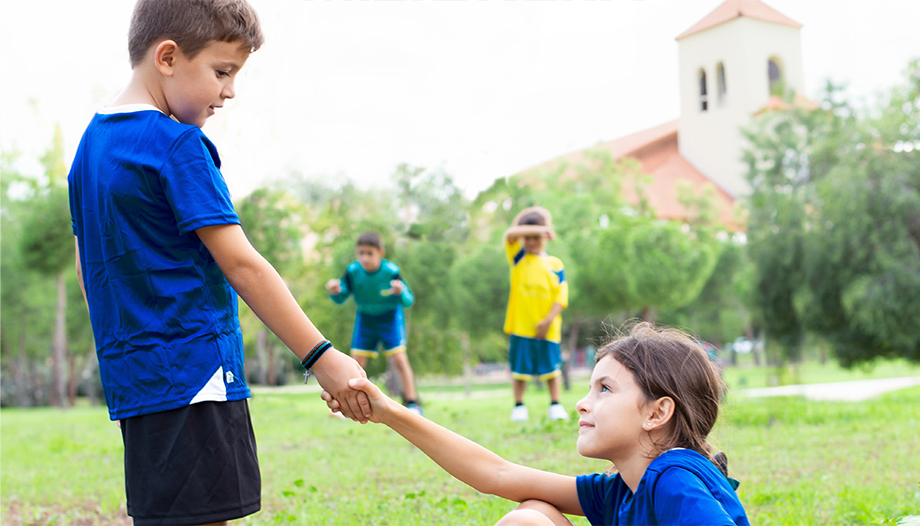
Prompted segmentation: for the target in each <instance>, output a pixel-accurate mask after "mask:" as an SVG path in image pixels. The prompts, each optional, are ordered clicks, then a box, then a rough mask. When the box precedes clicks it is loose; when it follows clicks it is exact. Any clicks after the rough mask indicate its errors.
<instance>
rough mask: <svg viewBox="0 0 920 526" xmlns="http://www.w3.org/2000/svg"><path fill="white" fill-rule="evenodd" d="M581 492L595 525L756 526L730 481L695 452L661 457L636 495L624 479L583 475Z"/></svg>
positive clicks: (584, 508)
mask: <svg viewBox="0 0 920 526" xmlns="http://www.w3.org/2000/svg"><path fill="white" fill-rule="evenodd" d="M576 487H577V488H578V501H579V503H580V504H581V509H582V511H584V513H585V517H586V518H587V519H588V521H589V522H590V523H591V524H602V525H605V526H607V525H643V526H645V525H675V526H678V525H679V526H690V525H694V526H729V525H730V526H750V522H748V519H747V515H746V514H745V512H744V508H743V507H742V506H741V501H739V500H738V496H737V495H736V494H735V491H734V490H733V489H732V487H731V486H730V485H729V482H728V479H727V478H725V475H723V474H722V472H720V471H719V470H718V469H717V468H716V467H715V465H713V463H712V462H710V461H709V460H707V459H706V458H705V457H703V456H702V455H700V454H699V453H697V452H696V451H692V450H689V449H673V450H670V451H667V452H665V453H662V454H661V455H659V456H658V458H656V459H655V460H653V461H652V463H651V464H649V466H648V468H646V470H645V474H643V475H642V479H641V480H640V481H639V486H638V487H637V488H636V492H635V494H633V492H632V491H631V490H630V489H629V487H628V486H627V485H626V483H625V482H623V479H622V478H621V477H620V475H619V474H616V475H605V474H603V473H595V474H593V475H581V476H579V477H578V478H577V479H576Z"/></svg>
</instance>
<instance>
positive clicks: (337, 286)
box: [326, 279, 342, 294]
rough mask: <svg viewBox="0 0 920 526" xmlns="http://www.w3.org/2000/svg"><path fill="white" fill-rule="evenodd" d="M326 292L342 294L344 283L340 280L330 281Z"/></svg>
mask: <svg viewBox="0 0 920 526" xmlns="http://www.w3.org/2000/svg"><path fill="white" fill-rule="evenodd" d="M326 290H328V291H329V293H330V294H341V293H342V283H341V282H340V281H339V280H338V279H330V280H329V281H327V282H326Z"/></svg>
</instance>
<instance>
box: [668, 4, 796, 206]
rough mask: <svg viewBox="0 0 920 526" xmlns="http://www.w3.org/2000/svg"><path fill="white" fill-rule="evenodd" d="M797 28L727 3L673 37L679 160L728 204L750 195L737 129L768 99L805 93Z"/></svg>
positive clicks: (758, 9)
mask: <svg viewBox="0 0 920 526" xmlns="http://www.w3.org/2000/svg"><path fill="white" fill-rule="evenodd" d="M801 27H802V24H799V23H798V22H796V21H794V20H792V19H791V18H789V17H787V16H786V15H783V14H782V13H780V12H779V11H776V10H775V9H773V8H772V7H770V6H768V5H766V4H765V3H763V2H761V1H760V0H726V1H725V2H724V3H722V4H721V5H719V7H717V8H716V9H715V10H714V11H712V12H711V13H709V14H708V15H706V16H705V17H704V18H703V19H702V20H700V21H699V22H697V23H696V24H694V25H693V26H692V27H690V28H689V29H687V30H686V31H684V32H683V33H681V34H680V35H678V37H677V48H678V55H679V64H680V66H679V67H680V72H679V76H678V78H679V82H680V119H679V122H678V130H679V131H678V141H679V149H680V153H681V155H682V156H683V157H684V158H686V159H687V160H688V161H689V162H690V163H691V164H692V165H693V166H694V167H696V169H697V170H699V171H700V172H702V173H703V174H704V175H706V176H707V177H708V178H709V179H711V180H712V181H713V182H715V183H716V184H717V185H719V186H720V187H722V189H724V190H725V191H726V192H728V194H730V195H731V196H732V197H735V198H737V197H738V196H741V195H744V194H746V193H747V192H748V191H749V186H748V183H747V180H746V178H745V176H746V173H747V167H746V165H745V164H744V162H743V161H742V159H741V156H742V153H743V148H744V147H745V144H746V141H745V140H744V137H743V135H742V134H741V128H742V127H743V126H746V125H747V124H748V123H749V121H750V119H751V117H752V116H753V115H754V114H755V113H757V112H758V111H760V110H761V109H763V108H764V107H765V106H767V105H768V103H769V102H770V101H771V96H773V95H777V96H780V97H781V96H782V95H783V94H784V93H786V92H787V91H788V90H791V91H793V92H795V93H799V94H804V93H805V85H804V74H803V69H802V43H801V38H800V29H801ZM773 100H781V99H773Z"/></svg>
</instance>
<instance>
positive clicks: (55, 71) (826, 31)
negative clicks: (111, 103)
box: [0, 0, 920, 197]
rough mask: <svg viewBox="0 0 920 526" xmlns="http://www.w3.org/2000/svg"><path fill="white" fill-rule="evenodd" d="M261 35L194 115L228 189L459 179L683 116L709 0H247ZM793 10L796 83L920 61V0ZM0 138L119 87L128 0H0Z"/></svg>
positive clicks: (865, 80)
mask: <svg viewBox="0 0 920 526" xmlns="http://www.w3.org/2000/svg"><path fill="white" fill-rule="evenodd" d="M251 2H252V4H253V5H254V6H255V7H256V9H257V10H258V12H259V14H260V16H261V18H262V23H263V30H264V33H265V35H266V44H265V46H264V47H263V48H262V49H261V50H260V51H258V52H257V53H255V54H254V55H253V56H252V57H251V58H250V60H249V62H248V63H247V65H246V67H245V68H244V69H243V72H242V76H241V77H240V79H239V80H238V83H237V98H236V99H235V100H233V101H230V102H229V103H228V104H227V105H226V107H225V108H224V109H222V110H218V111H219V113H218V115H217V116H215V117H212V118H211V121H209V123H208V124H207V125H206V126H205V128H204V131H205V133H207V134H208V136H209V137H211V138H212V140H214V142H215V143H216V144H217V147H218V150H219V152H220V154H221V158H222V160H223V163H224V166H223V172H224V175H225V177H226V179H227V181H228V184H229V186H230V190H231V192H232V193H233V194H234V195H235V196H238V197H239V196H242V195H245V194H246V193H248V192H250V191H252V190H253V189H254V188H256V187H258V186H259V185H260V184H261V183H262V182H263V181H265V180H267V179H270V178H277V177H279V176H282V175H284V174H286V173H289V172H291V171H297V172H301V173H303V174H305V175H307V176H316V177H327V178H333V179H334V180H336V181H339V180H341V179H343V178H349V179H351V180H354V181H357V182H358V183H360V184H362V185H375V184H378V185H379V184H387V182H388V180H389V176H390V174H391V173H392V172H393V170H394V168H395V166H396V165H397V164H399V163H409V164H412V165H416V166H425V167H432V168H434V167H439V166H441V167H443V168H444V169H446V170H447V171H448V172H449V173H451V174H453V175H454V177H455V178H456V180H457V182H458V183H459V184H460V186H461V187H463V188H465V189H466V190H467V193H468V194H470V195H473V194H474V193H475V192H477V191H479V190H482V189H483V188H485V187H487V186H488V185H489V184H491V182H492V181H493V180H494V179H495V178H498V177H504V176H508V175H512V174H514V173H516V172H518V171H520V170H523V169H525V168H527V167H530V166H533V165H535V164H539V163H541V162H543V161H545V160H547V159H551V158H553V157H556V156H558V155H561V154H564V153H567V152H570V151H572V150H577V149H581V148H586V147H588V146H591V145H593V144H595V143H597V142H600V141H605V140H611V139H615V138H617V137H620V136H623V135H626V134H629V133H632V132H635V131H638V130H641V129H644V128H648V127H651V126H655V125H657V124H661V123H663V122H666V121H669V120H672V119H675V118H677V116H678V114H679V111H680V108H679V101H678V87H677V43H676V41H675V40H674V37H676V36H677V35H678V34H680V33H681V32H682V31H684V30H685V29H687V28H689V27H690V26H691V25H693V24H694V23H695V22H697V21H698V20H699V19H701V18H703V17H704V16H705V15H706V14H707V13H709V12H710V11H712V10H713V9H714V8H715V7H716V6H718V5H719V4H720V3H721V2H720V1H719V0H593V1H591V0H569V1H566V0H542V1H532V0H358V1H356V0H351V1H338V0H331V1H330V0H251ZM767 3H768V4H769V5H770V6H772V7H774V8H775V9H777V10H779V11H780V12H782V13H783V14H785V15H787V16H789V17H790V18H792V19H794V20H796V21H798V22H800V23H802V24H804V27H803V28H802V48H803V55H804V68H805V78H806V90H807V92H808V93H807V95H809V96H811V97H817V93H818V91H819V89H820V87H821V85H822V84H823V82H824V80H825V79H828V78H830V79H833V80H835V81H838V82H849V84H850V93H851V94H853V95H854V96H856V97H872V96H873V95H874V94H876V93H878V92H880V91H881V90H884V89H887V88H888V87H890V86H892V85H894V84H895V83H897V82H900V79H901V78H902V77H901V73H902V71H903V70H904V68H905V66H906V64H907V61H908V59H909V58H910V57H911V56H920V31H918V30H917V23H918V22H917V21H918V20H920V1H917V0H877V1H873V2H867V1H864V0H767ZM0 6H2V7H0V45H2V49H4V51H5V53H4V61H3V62H4V63H3V78H2V81H0V111H2V113H0V147H2V148H3V149H4V150H8V149H17V150H19V151H20V152H21V158H22V162H21V165H20V166H21V168H22V169H23V170H25V171H27V172H32V173H38V172H39V168H38V167H37V166H36V163H35V162H34V161H32V160H33V159H35V158H36V157H37V156H38V155H40V153H41V151H42V150H43V149H44V148H47V146H48V145H49V144H50V142H51V138H52V135H53V129H54V125H55V124H56V123H58V124H60V125H61V126H62V129H63V131H64V136H65V147H66V150H67V157H68V159H71V158H72V157H73V154H74V151H75V150H76V146H77V143H78V141H79V138H80V134H81V133H82V131H83V128H84V127H85V126H86V124H87V122H88V121H89V119H90V118H91V116H92V114H93V112H94V111H95V110H96V109H97V108H98V107H100V106H102V105H104V104H105V103H106V102H107V101H108V100H111V99H112V98H113V97H114V96H115V95H116V94H117V93H118V91H119V90H120V89H121V88H122V87H123V86H124V85H125V84H126V83H127V80H128V78H129V77H130V67H129V65H128V59H127V50H126V48H127V43H126V40H127V36H126V35H127V28H128V22H129V19H130V14H131V9H132V6H133V2H129V1H127V0H0Z"/></svg>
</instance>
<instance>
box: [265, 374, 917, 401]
mask: <svg viewBox="0 0 920 526" xmlns="http://www.w3.org/2000/svg"><path fill="white" fill-rule="evenodd" d="M915 385H920V376H905V377H900V378H879V379H876V380H855V381H851V382H833V383H828V384H804V385H783V386H779V387H762V388H758V389H743V390H741V394H743V395H744V396H747V397H749V398H761V397H766V396H804V397H805V398H807V399H809V400H838V401H845V402H858V401H860V400H868V399H869V398H874V397H876V396H879V395H881V394H883V393H887V392H889V391H897V390H898V389H905V388H907V387H913V386H915ZM251 389H252V392H253V393H254V394H257V395H258V394H300V395H303V394H314V395H317V396H318V395H319V392H320V391H321V390H322V389H321V388H320V387H319V384H316V383H313V382H310V385H303V384H300V385H297V384H292V385H286V386H283V387H265V386H253V387H252V388H251ZM510 392H511V391H510V389H509V388H507V387H505V388H502V389H478V390H473V392H472V393H471V396H470V397H469V398H500V397H507V396H508V393H510ZM423 394H424V397H425V398H426V399H432V400H461V399H466V398H467V396H466V394H465V393H464V392H463V391H462V390H452V391H441V392H431V391H427V390H426V392H425V393H423Z"/></svg>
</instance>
